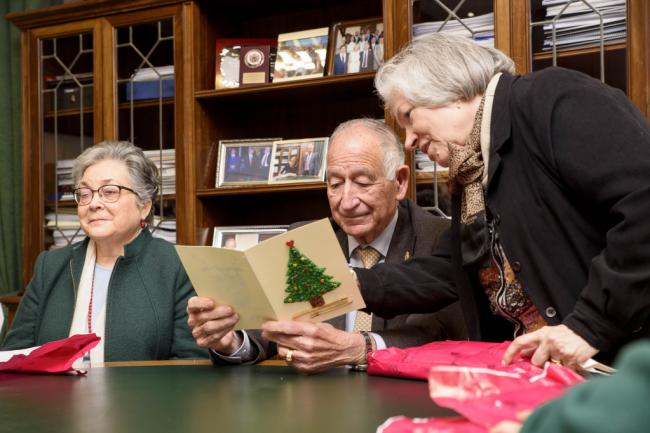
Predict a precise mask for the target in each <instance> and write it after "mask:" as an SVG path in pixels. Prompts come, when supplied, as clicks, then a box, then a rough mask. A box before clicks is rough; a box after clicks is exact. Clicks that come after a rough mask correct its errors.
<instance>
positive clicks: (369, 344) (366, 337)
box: [352, 331, 374, 371]
mask: <svg viewBox="0 0 650 433" xmlns="http://www.w3.org/2000/svg"><path fill="white" fill-rule="evenodd" d="M359 333H360V334H361V335H363V341H364V342H365V343H366V362H365V363H363V364H357V365H353V366H352V370H353V371H367V370H368V355H370V352H372V351H373V350H374V347H373V339H372V336H371V335H370V333H369V332H367V331H361V332H359Z"/></svg>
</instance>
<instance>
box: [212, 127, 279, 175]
mask: <svg viewBox="0 0 650 433" xmlns="http://www.w3.org/2000/svg"><path fill="white" fill-rule="evenodd" d="M278 140H280V139H279V138H259V139H252V140H221V141H220V142H219V164H218V165H217V170H216V186H217V187H220V186H236V185H256V184H266V183H267V182H268V179H269V173H270V168H271V165H272V162H273V155H272V154H273V143H274V142H276V141H278Z"/></svg>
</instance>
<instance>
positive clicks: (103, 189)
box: [72, 185, 137, 206]
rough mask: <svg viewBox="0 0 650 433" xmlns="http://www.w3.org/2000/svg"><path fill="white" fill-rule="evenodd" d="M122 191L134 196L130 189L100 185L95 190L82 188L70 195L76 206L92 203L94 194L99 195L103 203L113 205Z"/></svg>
mask: <svg viewBox="0 0 650 433" xmlns="http://www.w3.org/2000/svg"><path fill="white" fill-rule="evenodd" d="M123 189H125V190H127V191H129V192H132V193H133V194H136V192H135V191H134V190H132V189H131V188H128V187H126V186H122V185H102V186H100V187H99V188H97V189H92V188H87V187H82V188H77V189H75V190H74V191H73V192H72V194H73V195H74V201H76V202H77V204H78V205H80V206H86V205H88V204H90V202H91V201H93V196H94V195H95V193H97V194H98V195H99V199H100V200H101V201H103V202H104V203H115V202H116V201H118V200H119V199H120V193H121V192H122V190H123ZM136 195H137V194H136Z"/></svg>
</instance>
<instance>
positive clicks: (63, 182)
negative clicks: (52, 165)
mask: <svg viewBox="0 0 650 433" xmlns="http://www.w3.org/2000/svg"><path fill="white" fill-rule="evenodd" d="M72 164H74V159H60V160H58V161H57V162H56V181H57V185H58V188H57V194H56V197H53V198H55V199H58V200H72V198H73V197H72V190H73V189H74V187H73V185H72Z"/></svg>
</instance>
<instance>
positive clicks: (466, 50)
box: [375, 33, 515, 109]
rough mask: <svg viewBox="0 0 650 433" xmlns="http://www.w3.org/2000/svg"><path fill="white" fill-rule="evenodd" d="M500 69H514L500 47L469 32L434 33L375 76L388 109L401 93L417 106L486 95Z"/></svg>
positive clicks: (413, 43)
mask: <svg viewBox="0 0 650 433" xmlns="http://www.w3.org/2000/svg"><path fill="white" fill-rule="evenodd" d="M499 72H506V73H509V74H514V72H515V65H514V62H513V61H512V59H510V58H509V57H508V56H506V55H505V54H504V53H502V52H501V51H499V50H497V49H495V48H490V47H485V46H482V45H479V44H477V43H476V42H474V41H473V40H471V39H470V38H467V37H461V36H454V35H449V34H446V33H433V34H431V35H428V36H425V37H423V38H421V39H418V40H416V41H414V42H412V43H411V44H410V45H409V46H407V47H406V48H404V49H403V50H402V51H400V52H399V53H398V54H396V55H395V56H394V57H393V58H391V59H390V60H388V61H387V62H386V63H385V64H384V65H383V66H382V67H381V68H380V69H379V71H378V72H377V75H376V76H375V87H376V88H377V92H378V93H379V95H380V96H381V98H382V99H383V101H384V103H385V104H386V106H387V107H388V108H389V109H392V108H394V107H392V98H393V97H395V96H396V95H397V94H401V95H403V96H404V97H405V98H406V99H407V100H408V101H409V102H410V103H411V104H413V105H414V106H415V107H434V106H440V105H445V104H449V103H451V102H455V101H459V100H464V101H467V100H470V99H472V98H474V97H475V96H477V95H482V94H483V93H485V89H486V88H487V85H488V83H489V82H490V79H491V78H492V77H493V76H494V75H496V74H497V73H499Z"/></svg>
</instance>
